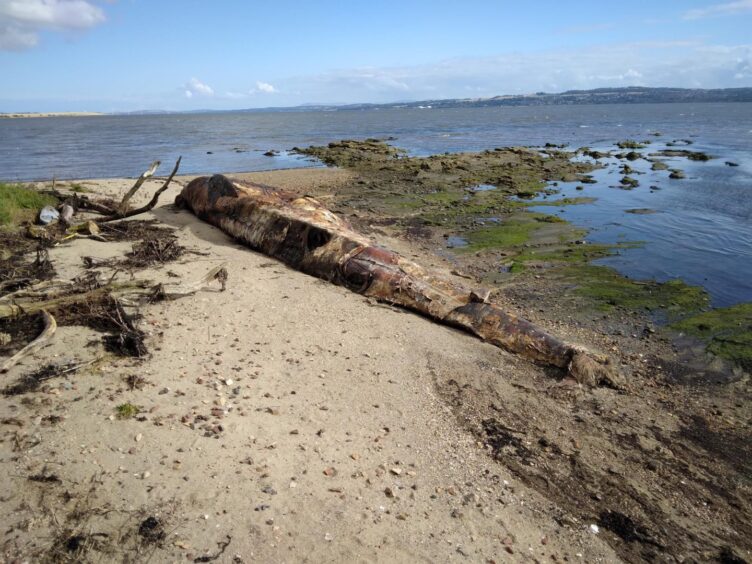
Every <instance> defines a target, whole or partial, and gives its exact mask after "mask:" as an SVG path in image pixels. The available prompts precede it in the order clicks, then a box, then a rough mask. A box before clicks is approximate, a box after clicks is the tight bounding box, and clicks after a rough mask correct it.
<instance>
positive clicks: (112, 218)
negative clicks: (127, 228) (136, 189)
mask: <svg viewBox="0 0 752 564" xmlns="http://www.w3.org/2000/svg"><path fill="white" fill-rule="evenodd" d="M182 159H183V157H178V160H177V161H175V166H174V167H173V169H172V172H171V173H170V176H168V177H167V180H165V181H164V183H163V184H162V186H160V188H159V190H157V191H156V192H154V195H153V196H152V198H151V200H150V201H149V203H148V204H146V205H145V206H142V207H140V208H138V209H135V210H130V211H123V210H122V209H121V207H119V208H118V211H117V213H116V214H115V215H112V216H110V217H105V218H104V219H101V220H100V223H105V222H108V221H116V220H118V219H125V218H127V217H133V216H134V215H139V214H142V213H145V212H148V211H150V210H152V209H153V208H154V206H156V205H157V202H158V201H159V196H161V195H162V192H164V191H165V190H167V188H168V187H169V186H170V182H172V178H173V177H174V176H175V174H176V173H177V172H178V168H180V161H181V160H182ZM157 162H159V161H157ZM121 205H122V204H121Z"/></svg>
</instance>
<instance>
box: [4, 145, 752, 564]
mask: <svg viewBox="0 0 752 564" xmlns="http://www.w3.org/2000/svg"><path fill="white" fill-rule="evenodd" d="M531 158H532V157H531ZM577 174H579V172H577ZM238 176H241V177H243V178H247V179H251V180H255V181H258V182H262V183H266V184H271V185H276V186H279V187H282V188H286V189H290V190H295V191H298V192H300V193H307V194H313V195H316V196H318V197H319V198H321V200H322V201H323V202H325V203H327V204H329V203H330V204H331V207H332V208H334V209H337V210H338V211H340V212H341V213H344V214H345V215H347V216H348V217H349V219H351V220H352V221H353V222H354V223H355V224H356V225H357V226H358V227H359V228H360V229H362V230H363V231H365V232H367V233H369V235H371V236H372V237H373V238H374V239H375V240H376V241H377V242H378V243H380V244H383V245H385V246H388V247H390V248H392V249H394V250H397V251H399V252H401V253H403V254H405V255H406V256H408V257H410V258H412V259H414V260H416V261H417V262H420V263H422V264H424V265H426V266H429V267H431V268H434V269H435V270H436V271H437V272H440V273H443V274H444V275H446V276H459V277H461V278H462V279H463V280H464V281H465V282H466V283H472V280H470V281H468V278H467V277H470V278H471V279H472V278H473V277H476V276H477V277H479V278H483V279H484V281H485V282H488V281H489V278H488V276H487V273H488V265H489V264H491V258H490V257H484V256H483V255H481V256H476V255H475V254H468V255H466V256H457V255H454V254H447V253H444V252H443V251H442V249H444V246H443V245H440V244H439V243H440V242H441V241H442V238H443V234H444V233H443V232H441V231H436V230H435V226H433V225H426V224H424V223H419V222H415V221H409V220H406V221H404V222H403V221H402V220H401V219H399V220H397V221H394V217H391V220H390V221H379V218H385V219H387V220H389V219H390V217H389V216H388V214H385V213H384V212H383V210H380V209H377V208H373V210H372V211H369V210H368V209H365V208H359V207H357V205H356V203H355V202H350V201H349V200H348V199H346V198H344V197H343V195H345V196H348V198H349V195H350V194H351V193H352V187H353V183H356V182H357V181H358V178H357V176H356V175H355V174H354V173H352V172H347V171H343V170H339V169H326V170H322V169H314V170H297V171H279V172H270V173H254V174H248V175H238ZM179 180H180V182H181V183H183V182H185V181H186V180H187V179H186V178H180V179H179ZM478 180H479V183H480V182H482V181H483V179H482V178H481V179H478ZM131 184H132V181H129V180H103V181H87V182H86V183H84V185H85V186H86V188H87V189H89V190H91V191H92V192H93V193H95V194H101V195H105V196H110V197H113V198H115V199H118V198H119V197H120V196H121V195H122V194H123V193H124V192H125V191H126V190H127V188H128V187H129V186H130V185H131ZM157 186H159V182H157V181H149V182H148V183H147V184H146V185H145V187H144V190H143V192H144V194H143V195H142V196H141V197H142V200H146V199H147V196H149V195H150V192H151V191H153V190H154V189H155V188H156V187H157ZM361 187H362V185H361ZM179 189H180V186H179V184H176V185H175V186H173V187H172V188H171V189H170V190H168V191H167V192H166V193H165V194H164V197H163V200H162V201H163V202H164V205H162V206H160V207H158V208H156V209H155V210H154V212H153V213H150V214H148V215H146V216H144V217H143V218H139V219H155V220H157V221H158V222H159V223H160V224H164V226H166V227H170V228H173V229H175V232H174V236H175V237H176V242H177V244H179V245H180V246H181V247H183V248H185V249H186V252H184V253H183V254H182V255H181V256H176V257H174V260H171V261H169V262H166V263H165V264H163V265H159V266H156V267H155V266H149V267H146V268H140V267H136V266H130V267H128V268H123V267H122V265H121V266H116V265H114V263H110V264H109V265H108V266H103V267H102V268H101V271H102V272H103V273H109V274H110V275H111V274H112V273H113V272H114V271H115V270H118V269H119V270H120V273H119V274H118V276H122V277H124V278H126V279H127V278H129V277H131V276H132V277H134V278H136V279H149V280H151V281H155V282H164V283H166V284H167V283H169V282H171V281H176V280H177V281H184V282H191V281H194V280H197V279H199V278H201V276H203V275H204V274H205V273H206V272H207V271H208V270H209V269H210V268H212V267H214V266H217V265H219V264H222V263H224V264H225V265H226V269H227V272H228V275H229V278H228V280H227V289H226V291H224V292H221V291H219V290H218V289H217V288H211V289H207V290H204V291H201V292H199V293H196V294H194V295H192V296H187V297H185V298H181V299H178V300H175V301H163V302H159V303H155V304H153V305H147V306H144V307H142V308H141V309H140V314H141V316H142V319H141V321H140V324H139V327H140V329H141V330H143V331H144V332H145V334H146V338H145V343H146V345H147V347H148V350H149V354H148V356H147V357H146V358H143V359H133V358H121V357H118V356H114V355H113V354H111V353H108V352H107V351H106V350H105V349H104V346H103V344H102V339H101V334H100V333H98V332H97V331H95V330H93V329H89V328H82V327H60V328H59V329H58V332H57V334H56V335H55V338H54V340H53V341H52V343H51V344H50V345H48V346H47V347H45V348H43V349H42V350H41V351H39V352H38V353H36V354H35V355H34V356H32V357H29V358H27V359H26V360H24V361H22V363H20V364H18V365H16V366H15V367H14V368H12V369H11V371H10V372H8V373H7V374H5V375H3V376H2V379H3V385H4V387H6V392H8V391H9V387H12V386H14V385H15V384H17V383H18V382H19V381H23V380H24V378H25V376H28V375H29V374H30V373H33V372H35V371H37V370H39V369H40V368H42V367H44V366H46V365H48V364H50V363H52V364H63V363H68V362H71V363H73V364H75V365H78V364H82V363H86V362H91V361H94V362H93V363H92V364H91V365H88V366H86V367H83V368H80V369H78V370H76V371H75V372H71V373H66V374H62V375H57V376H54V377H51V378H46V377H44V375H43V374H42V376H43V377H42V378H40V381H39V382H37V385H36V386H32V388H31V389H28V388H21V389H16V390H15V393H5V394H3V395H2V396H1V397H0V424H1V425H0V441H1V442H0V465H2V466H0V471H2V473H3V474H4V476H5V478H4V479H3V480H0V511H2V514H3V515H4V517H3V524H4V527H3V529H2V532H1V533H0V535H1V536H0V543H1V545H2V554H3V555H4V558H5V559H6V560H7V561H9V562H13V561H18V562H21V561H25V560H29V561H40V560H41V561H44V560H47V561H63V562H65V561H71V562H73V561H133V562H143V561H146V560H147V559H151V561H153V562H162V561H194V562H207V561H212V560H215V561H217V562H251V561H264V562H269V561H270V562H297V561H310V562H319V561H341V562H345V561H347V562H349V561H382V562H394V561H398V562H415V561H431V562H447V561H457V562H461V561H470V562H505V561H519V562H528V561H530V562H532V561H540V562H543V561H557V562H561V561H569V562H618V561H630V562H637V561H643V560H658V561H669V562H671V561H675V562H688V561H714V560H716V561H724V562H734V561H741V560H733V559H734V558H737V559H742V558H743V559H749V558H750V552H751V551H752V543H750V540H749V539H750V538H752V530H751V526H750V522H752V520H751V519H750V514H751V513H752V511H751V510H750V506H751V501H752V499H751V492H750V460H752V456H751V454H752V453H750V446H749V445H750V441H749V438H750V433H749V425H750V408H749V406H750V382H749V376H748V375H746V374H745V373H743V372H741V371H739V370H731V369H730V368H728V366H726V365H724V364H723V363H718V364H714V361H712V360H710V361H709V360H708V359H704V362H698V361H697V358H698V357H697V355H694V356H691V355H689V353H688V352H687V351H688V350H690V349H692V347H693V346H695V345H694V343H688V344H687V346H686V347H684V348H682V349H677V348H675V345H674V344H673V343H672V342H671V341H670V340H669V338H668V336H666V335H664V334H662V333H661V332H660V331H659V332H657V333H656V332H655V327H654V325H653V324H652V322H651V320H650V319H648V318H647V316H646V314H645V313H643V312H634V311H630V310H629V309H628V308H623V307H616V308H612V309H610V310H608V311H605V310H599V309H597V308H592V307H589V306H587V304H588V303H590V302H588V301H587V300H588V299H587V297H586V296H581V295H579V294H576V293H571V294H564V293H562V287H563V286H566V285H567V284H571V282H567V281H565V280H563V279H562V278H557V277H552V276H549V275H545V276H541V275H539V274H538V270H537V269H536V268H530V269H529V271H527V272H526V273H525V274H524V275H523V276H521V277H517V278H515V279H514V280H513V281H510V282H509V283H506V282H505V281H504V279H500V280H499V281H498V286H497V287H496V289H495V291H494V294H493V299H494V300H495V301H497V302H499V303H501V304H502V305H505V306H506V307H507V308H508V309H510V310H512V311H516V312H518V313H521V314H522V315H524V316H526V317H527V318H529V319H531V320H532V321H535V322H536V323H539V324H540V325H542V326H544V327H545V328H547V329H548V330H550V331H551V332H553V333H554V334H557V335H561V336H564V337H567V338H568V339H570V340H573V341H576V342H580V343H583V344H586V345H588V346H591V347H593V348H596V349H599V350H601V351H604V352H607V353H609V354H610V355H611V356H612V358H613V359H614V360H615V362H616V363H617V364H618V365H619V366H620V367H621V370H622V373H623V375H624V377H625V382H626V384H625V386H624V388H623V389H619V390H615V389H611V388H594V389H586V388H581V387H579V386H576V385H573V384H572V383H571V382H569V381H567V380H563V374H562V373H560V372H558V371H556V370H551V369H546V368H542V367H538V366H535V365H533V364H530V363H529V362H527V361H525V360H524V359H522V358H518V357H516V356H514V355H511V354H508V353H506V352H504V351H502V350H499V349H497V348H496V347H493V346H491V345H489V344H485V343H482V342H480V341H479V340H477V339H475V338H474V337H472V336H470V335H466V334H464V333H461V332H458V331H456V330H453V329H451V328H448V327H444V326H441V325H438V324H436V323H433V322H431V321H429V320H427V319H424V318H421V317H419V316H417V315H414V314H411V313H408V312H405V311H402V310H399V309H395V308H392V307H389V306H384V305H382V304H378V303H375V302H372V301H369V300H366V299H364V298H362V297H360V296H358V295H356V294H353V293H351V292H349V291H347V290H345V289H344V288H340V287H336V286H333V285H331V284H328V283H326V282H323V281H320V280H317V279H314V278H311V277H309V276H306V275H303V274H301V273H299V272H296V271H293V270H290V269H288V268H286V267H285V266H284V265H282V264H281V263H279V262H276V261H273V260H270V259H269V258H267V257H264V256H261V255H259V254H256V253H254V252H252V251H250V250H248V249H246V248H243V247H241V246H239V245H237V244H236V243H235V242H233V241H231V240H230V239H229V238H228V237H226V236H225V235H224V234H222V233H221V232H220V231H219V230H217V229H215V228H213V227H211V226H209V225H207V224H204V223H202V222H200V221H199V220H198V219H197V218H195V217H194V216H193V215H191V214H189V213H187V212H183V211H177V210H175V209H173V208H172V206H170V205H168V203H169V202H171V201H172V199H173V198H174V196H175V194H176V193H177V191H178V190H179ZM491 193H492V191H488V192H484V194H489V197H490V194H491ZM138 203H141V202H138ZM499 205H500V204H499ZM510 211H516V210H510ZM147 240H149V237H147ZM132 251H133V242H132V241H119V242H118V241H110V242H106V243H104V242H99V241H95V240H91V239H86V238H80V239H76V240H72V241H70V242H68V243H66V244H63V245H60V246H57V247H53V248H52V249H50V250H49V257H50V260H51V261H52V264H53V266H54V268H55V272H56V274H55V275H56V277H58V278H63V279H72V278H73V277H76V276H78V275H80V274H81V273H82V271H83V270H84V262H83V258H82V257H85V256H87V257H97V258H99V259H103V260H105V261H107V260H115V261H120V260H122V259H127V257H126V256H125V255H126V253H128V252H132ZM438 251H441V252H438ZM494 252H495V253H497V254H495V255H494V259H493V260H497V259H498V256H499V255H498V252H497V251H494ZM484 261H485V262H484ZM118 264H120V263H118ZM541 272H543V269H541ZM27 338H28V337H27ZM703 358H704V357H703ZM688 359H689V360H688Z"/></svg>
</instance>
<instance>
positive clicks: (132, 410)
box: [115, 402, 141, 419]
mask: <svg viewBox="0 0 752 564" xmlns="http://www.w3.org/2000/svg"><path fill="white" fill-rule="evenodd" d="M139 413H141V408H140V407H138V406H137V405H133V404H132V403H127V402H126V403H121V404H120V405H119V406H117V407H116V408H115V414H116V415H117V418H118V419H130V418H131V417H135V416H136V415H138V414H139Z"/></svg>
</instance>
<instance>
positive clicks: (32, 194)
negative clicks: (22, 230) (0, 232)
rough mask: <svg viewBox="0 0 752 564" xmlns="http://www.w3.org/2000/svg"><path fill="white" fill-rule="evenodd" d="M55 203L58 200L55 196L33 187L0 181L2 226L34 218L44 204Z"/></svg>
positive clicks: (50, 204) (0, 219)
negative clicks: (40, 191)
mask: <svg viewBox="0 0 752 564" xmlns="http://www.w3.org/2000/svg"><path fill="white" fill-rule="evenodd" d="M55 204H57V200H56V199H55V198H54V197H53V196H47V195H45V194H40V193H39V192H37V191H36V190H34V189H33V188H29V187H27V186H23V185H21V184H5V183H2V182H0V226H10V225H18V224H19V223H21V222H23V221H27V220H32V219H34V216H35V215H36V214H37V213H39V210H41V209H42V208H43V207H44V206H52V205H55Z"/></svg>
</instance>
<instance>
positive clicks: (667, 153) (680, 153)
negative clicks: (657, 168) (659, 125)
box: [650, 149, 713, 161]
mask: <svg viewBox="0 0 752 564" xmlns="http://www.w3.org/2000/svg"><path fill="white" fill-rule="evenodd" d="M650 156H651V157H683V158H685V159H689V160H690V161H709V160H710V159H712V158H713V157H711V156H710V155H708V154H707V153H703V152H702V151H689V150H687V149H663V150H661V151H658V152H656V153H651V154H650Z"/></svg>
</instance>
